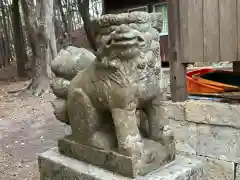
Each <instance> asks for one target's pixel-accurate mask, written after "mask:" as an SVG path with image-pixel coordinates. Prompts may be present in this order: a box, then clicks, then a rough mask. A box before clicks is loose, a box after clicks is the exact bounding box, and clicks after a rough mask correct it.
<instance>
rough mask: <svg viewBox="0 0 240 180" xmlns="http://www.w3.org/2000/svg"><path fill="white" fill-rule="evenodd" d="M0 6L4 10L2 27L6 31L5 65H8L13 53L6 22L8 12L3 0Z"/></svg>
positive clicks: (0, 0) (0, 1)
mask: <svg viewBox="0 0 240 180" xmlns="http://www.w3.org/2000/svg"><path fill="white" fill-rule="evenodd" d="M0 6H1V10H2V11H1V12H2V18H3V19H2V21H3V22H2V28H3V32H4V36H5V45H6V46H5V48H6V49H5V55H6V56H5V57H4V58H5V59H4V67H6V66H7V65H8V64H9V63H10V58H11V54H10V47H9V44H10V41H9V39H10V38H9V35H8V28H7V23H6V19H7V16H6V12H5V6H4V3H3V1H2V0H0Z"/></svg>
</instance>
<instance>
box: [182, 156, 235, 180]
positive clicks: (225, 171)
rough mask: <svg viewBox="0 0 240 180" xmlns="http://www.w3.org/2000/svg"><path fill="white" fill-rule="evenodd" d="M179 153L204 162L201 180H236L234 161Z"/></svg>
mask: <svg viewBox="0 0 240 180" xmlns="http://www.w3.org/2000/svg"><path fill="white" fill-rule="evenodd" d="M178 154H180V155H183V156H185V157H187V158H195V159H198V160H200V161H201V162H202V163H203V174H202V176H201V178H200V179H201V180H234V174H235V165H234V163H233V162H227V161H223V160H216V159H213V158H207V157H203V156H196V155H189V154H184V153H178ZM198 178H199V177H198ZM197 180H198V179H197Z"/></svg>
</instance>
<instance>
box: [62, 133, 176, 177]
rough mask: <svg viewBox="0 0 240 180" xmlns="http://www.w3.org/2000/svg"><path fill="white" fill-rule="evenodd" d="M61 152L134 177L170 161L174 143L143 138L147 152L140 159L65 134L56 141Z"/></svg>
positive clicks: (172, 155) (173, 154)
mask: <svg viewBox="0 0 240 180" xmlns="http://www.w3.org/2000/svg"><path fill="white" fill-rule="evenodd" d="M58 145H59V151H60V153H61V154H63V155H66V156H68V157H71V158H74V159H76V160H79V161H84V162H86V163H89V164H93V165H96V166H99V167H101V168H104V169H107V170H110V171H112V172H116V173H119V174H121V175H123V176H126V177H130V178H135V177H137V176H138V175H144V174H147V173H149V172H152V171H154V170H156V169H158V168H159V167H161V166H164V165H166V164H168V163H170V162H172V161H173V160H174V158H175V146H174V145H175V143H174V142H173V143H171V144H169V145H166V146H162V145H161V144H160V143H157V142H155V141H151V140H147V139H144V148H145V151H146V152H148V153H147V154H146V158H144V159H143V160H140V161H136V160H133V158H132V157H128V156H124V155H122V154H120V153H118V152H116V151H114V150H101V149H97V148H93V147H90V146H86V145H82V144H80V143H78V142H76V141H75V140H74V139H73V138H72V137H71V136H67V137H65V138H63V139H61V140H59V142H58Z"/></svg>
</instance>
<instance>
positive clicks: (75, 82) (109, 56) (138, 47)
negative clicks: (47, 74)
mask: <svg viewBox="0 0 240 180" xmlns="http://www.w3.org/2000/svg"><path fill="white" fill-rule="evenodd" d="M161 22H162V21H161V15H160V14H148V13H145V12H132V13H124V14H118V15H104V16H102V17H101V18H100V19H98V20H96V22H95V23H96V27H98V32H99V33H98V35H97V37H96V40H97V43H98V47H99V48H98V52H97V55H96V57H94V58H95V59H94V60H93V59H92V58H90V59H89V61H88V62H89V63H85V65H84V68H77V67H78V63H76V62H75V61H74V63H73V64H71V62H70V60H71V59H69V63H68V62H67V61H66V59H65V60H64V61H63V60H61V57H58V58H56V59H55V60H53V62H52V70H53V72H54V73H55V74H56V76H57V78H56V79H55V80H54V81H53V83H52V88H53V92H54V94H55V95H56V96H57V97H58V98H57V99H56V100H55V101H54V102H53V106H54V109H55V115H56V117H57V118H58V119H59V120H60V121H62V122H65V123H67V124H69V125H70V126H71V128H72V137H73V139H74V141H76V142H77V143H79V144H84V145H87V146H90V147H94V148H97V149H103V150H113V151H115V150H116V149H117V150H116V151H117V152H118V153H120V154H122V155H124V156H128V157H132V158H133V159H136V160H139V161H138V162H139V163H140V164H148V163H149V162H152V161H160V162H159V164H164V163H166V162H170V161H172V160H173V159H174V154H175V151H174V142H173V135H172V132H171V130H169V128H168V127H169V126H168V122H167V120H166V118H165V117H164V113H165V110H164V108H163V107H162V105H161V101H162V100H163V94H164V92H163V90H162V88H161V83H160V79H161V77H160V74H161V61H160V60H159V57H160V56H159V51H160V48H159V43H158V42H159V30H160V29H158V27H161ZM84 53H85V54H86V53H87V52H84ZM84 53H83V54H84ZM87 57H93V56H87ZM72 61H73V60H72ZM80 61H81V59H80ZM69 64H71V65H69ZM68 71H69V73H68ZM139 114H140V115H139ZM145 124H147V127H146V125H145ZM145 139H150V140H152V141H151V142H157V143H158V144H160V145H161V147H162V148H160V149H157V150H156V149H155V150H151V148H150V150H149V149H148V148H147V147H146V143H145ZM154 151H155V152H154ZM159 151H160V153H159ZM156 152H158V155H156ZM155 156H156V157H155ZM138 167H139V166H138Z"/></svg>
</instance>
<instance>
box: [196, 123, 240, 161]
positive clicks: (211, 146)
mask: <svg viewBox="0 0 240 180" xmlns="http://www.w3.org/2000/svg"><path fill="white" fill-rule="evenodd" d="M197 129H198V130H197V131H198V136H197V154H198V155H201V156H206V157H212V158H215V159H220V160H225V161H231V162H240V130H239V129H235V128H231V127H223V126H210V125H206V124H198V125H197Z"/></svg>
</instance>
